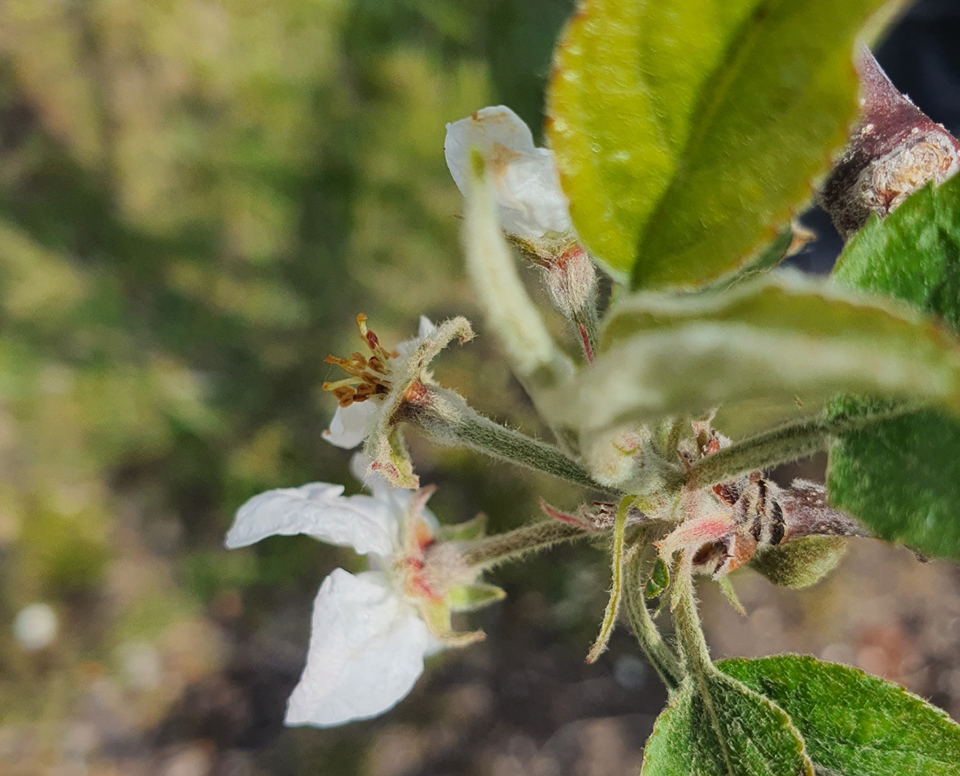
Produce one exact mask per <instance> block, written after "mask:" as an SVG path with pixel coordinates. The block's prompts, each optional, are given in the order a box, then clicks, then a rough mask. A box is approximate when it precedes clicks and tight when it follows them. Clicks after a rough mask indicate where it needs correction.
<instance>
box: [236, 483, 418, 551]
mask: <svg viewBox="0 0 960 776" xmlns="http://www.w3.org/2000/svg"><path fill="white" fill-rule="evenodd" d="M342 494H343V486H342V485H328V484H327V483H325V482H315V483H313V484H311V485H304V486H303V487H300V488H282V489H280V490H268V491H267V492H266V493H261V494H260V495H259V496H254V497H253V498H252V499H250V500H249V501H248V502H247V503H246V504H244V505H243V506H242V507H240V509H239V510H238V511H237V516H236V519H235V520H234V522H233V527H232V528H231V529H230V531H229V532H228V533H227V539H226V546H227V547H228V548H229V549H235V548H237V547H246V546H247V545H250V544H254V543H255V542H259V541H260V540H261V539H264V538H266V537H267V536H276V535H282V536H292V535H293V534H307V535H308V536H312V537H314V538H315V539H319V540H320V541H322V542H327V543H328V544H336V545H338V546H340V547H353V549H354V550H356V551H357V552H358V553H360V554H361V555H366V554H369V553H374V554H376V555H382V556H384V557H388V556H391V555H393V554H394V552H395V551H396V549H397V547H398V546H399V542H400V528H399V522H398V520H399V516H400V515H401V514H402V507H403V505H402V504H398V503H397V502H395V501H394V500H393V499H389V498H375V497H372V496H344V495H342Z"/></svg>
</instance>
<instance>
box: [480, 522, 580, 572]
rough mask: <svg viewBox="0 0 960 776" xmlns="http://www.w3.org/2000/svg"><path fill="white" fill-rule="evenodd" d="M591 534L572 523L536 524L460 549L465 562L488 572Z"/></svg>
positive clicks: (489, 537)
mask: <svg viewBox="0 0 960 776" xmlns="http://www.w3.org/2000/svg"><path fill="white" fill-rule="evenodd" d="M593 535H594V534H593V533H592V532H590V531H586V530H584V529H583V528H582V527H580V526H578V525H575V524H573V523H564V522H562V521H560V520H553V519H550V520H538V521H537V522H535V523H530V524H529V525H525V526H521V527H520V528H516V529H514V530H513V531H507V532H506V533H502V534H497V535H496V536H487V537H484V538H483V539H475V540H473V541H470V542H466V543H464V545H463V551H462V557H463V560H464V562H465V563H466V564H467V565H468V566H470V567H472V568H477V569H489V568H493V567H494V566H498V565H500V564H501V563H506V562H508V561H512V560H519V559H520V558H523V557H524V556H526V555H529V554H531V553H533V552H539V551H540V550H545V549H547V548H548V547H553V546H554V545H556V544H563V543H565V542H573V541H577V540H579V539H586V538H587V537H589V536H593Z"/></svg>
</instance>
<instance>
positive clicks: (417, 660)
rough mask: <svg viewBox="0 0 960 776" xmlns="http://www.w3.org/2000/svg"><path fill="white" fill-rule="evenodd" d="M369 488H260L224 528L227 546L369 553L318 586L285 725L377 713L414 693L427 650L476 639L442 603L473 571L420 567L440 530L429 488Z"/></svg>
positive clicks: (375, 479) (374, 481) (322, 723)
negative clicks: (261, 544)
mask: <svg viewBox="0 0 960 776" xmlns="http://www.w3.org/2000/svg"><path fill="white" fill-rule="evenodd" d="M358 458H359V457H358ZM354 463H355V468H360V469H363V468H365V466H364V463H365V462H359V464H358V462H357V460H356V459H355V462H354ZM367 484H368V486H369V487H370V489H371V490H372V491H373V495H372V496H368V495H356V496H344V495H343V490H344V489H343V486H341V485H331V484H327V483H313V484H311V485H304V486H302V487H299V488H283V489H280V490H270V491H267V492H266V493H261V494H260V495H258V496H255V497H253V498H252V499H250V500H249V501H248V502H247V503H245V504H244V505H243V506H242V507H241V508H240V510H239V511H238V512H237V515H236V519H235V521H234V524H233V526H232V527H231V529H230V531H229V532H228V533H227V537H226V546H227V547H228V548H230V549H233V548H237V547H245V546H248V545H250V544H254V543H255V542H258V541H260V540H261V539H264V538H266V537H268V536H274V535H278V534H279V535H285V536H288V535H292V534H306V535H308V536H312V537H313V538H315V539H318V540H320V541H322V542H326V543H328V544H334V545H337V546H341V547H352V548H353V549H354V550H355V551H356V552H358V553H360V554H362V555H366V556H367V557H368V558H369V559H370V565H371V570H369V571H366V572H363V573H360V574H351V573H349V572H347V571H344V570H343V569H336V570H334V571H333V572H332V573H331V574H330V575H329V576H328V577H327V578H326V579H325V580H324V582H323V584H322V585H321V587H320V592H319V593H318V595H317V597H316V600H315V601H314V605H313V619H312V623H311V632H310V646H309V650H308V652H307V661H306V666H305V668H304V670H303V675H302V676H301V677H300V682H299V683H298V684H297V686H296V688H294V691H293V694H292V695H291V696H290V700H289V702H288V705H287V714H286V720H285V721H286V724H288V725H313V726H317V727H329V726H334V725H340V724H343V723H345V722H350V721H352V720H358V719H366V718H369V717H374V716H377V715H379V714H381V713H383V712H384V711H387V710H388V709H390V708H391V707H393V706H394V705H395V704H396V703H397V702H398V701H400V700H401V699H402V698H404V697H405V696H406V695H407V693H409V692H410V690H411V689H412V688H413V685H414V684H415V683H416V681H417V678H418V677H419V676H420V674H421V673H423V661H424V657H425V656H426V655H428V654H430V653H431V652H434V651H436V650H438V649H440V648H442V647H444V646H448V645H451V644H459V643H467V641H469V640H470V639H471V638H475V637H476V636H475V635H468V638H463V636H460V638H459V640H458V638H457V635H456V634H451V633H450V629H449V614H450V608H449V606H447V604H446V602H445V600H444V594H445V592H446V586H445V585H446V583H448V582H452V583H460V582H464V581H466V582H469V581H470V580H471V578H472V577H473V576H475V574H474V573H473V572H471V571H469V570H463V573H462V574H461V576H460V577H459V578H454V577H453V576H452V575H448V576H447V578H446V579H445V578H444V576H443V573H442V571H441V572H440V573H435V574H434V575H433V576H429V575H428V571H427V569H426V566H427V564H426V562H425V557H426V556H425V551H426V549H427V548H429V547H430V546H431V545H432V544H433V543H434V534H435V532H436V529H437V521H436V518H434V516H433V515H432V514H431V513H430V511H429V510H428V509H427V508H426V506H425V503H426V500H427V498H429V495H430V493H431V491H430V490H429V489H424V490H421V491H405V490H398V489H394V488H391V487H390V486H388V485H387V483H386V482H385V481H384V480H383V479H382V478H381V477H379V476H376V475H373V476H371V477H369V478H368V480H367Z"/></svg>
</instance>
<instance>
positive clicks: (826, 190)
mask: <svg viewBox="0 0 960 776" xmlns="http://www.w3.org/2000/svg"><path fill="white" fill-rule="evenodd" d="M856 65H857V71H858V73H859V74H860V84H861V99H860V102H861V119H860V123H859V124H858V125H857V127H856V128H855V129H854V132H853V135H852V137H851V139H850V144H849V145H848V147H847V149H846V151H844V153H843V155H842V156H841V157H840V160H839V161H838V162H837V164H836V166H835V167H834V169H833V172H832V173H831V174H830V177H829V178H828V180H827V182H826V184H825V185H824V187H823V190H822V191H821V192H820V203H821V204H822V205H823V207H824V209H825V210H826V211H827V212H828V213H829V214H830V217H831V219H833V223H834V225H835V226H836V227H837V231H839V232H840V234H841V236H843V238H844V239H845V240H846V239H849V238H850V237H851V236H852V235H853V234H854V233H855V232H856V231H857V230H859V229H860V228H861V227H862V226H863V225H864V224H865V223H866V221H867V219H868V218H869V217H870V214H871V213H877V214H878V215H879V216H880V217H881V218H883V217H885V216H886V215H887V214H888V213H890V212H892V211H893V210H895V209H896V208H897V207H899V206H900V204H901V203H902V202H903V201H904V200H905V199H906V198H907V197H908V196H909V195H910V194H912V193H913V192H914V191H916V190H917V189H920V188H922V187H923V186H924V185H925V184H927V183H928V182H930V181H934V182H936V183H942V182H943V181H944V180H946V179H947V178H949V177H950V176H951V175H953V174H954V173H955V172H956V171H957V170H958V169H960V142H958V141H957V139H956V138H955V137H953V135H951V134H950V133H949V132H947V130H946V129H944V127H943V126H941V125H940V124H936V123H934V122H933V121H932V120H931V119H930V118H929V117H928V116H927V115H926V114H924V113H923V111H921V110H920V109H919V108H917V106H916V105H914V104H913V103H912V102H911V101H910V100H909V99H908V98H907V97H906V96H904V95H903V94H901V93H900V92H899V91H898V90H897V88H896V87H895V86H894V85H893V83H891V81H890V79H889V78H887V75H886V73H884V72H883V70H882V69H881V68H880V65H879V64H878V63H877V60H876V59H875V58H874V56H873V54H871V53H870V51H869V49H867V48H866V47H864V48H863V49H861V51H860V53H859V55H858V57H857V62H856Z"/></svg>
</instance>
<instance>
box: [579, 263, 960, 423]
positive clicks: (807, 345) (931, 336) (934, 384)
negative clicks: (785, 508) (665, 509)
mask: <svg viewBox="0 0 960 776" xmlns="http://www.w3.org/2000/svg"><path fill="white" fill-rule="evenodd" d="M838 391H855V392H860V393H876V394H885V395H894V396H896V395H900V396H913V395H916V396H922V397H926V398H928V399H929V400H931V401H932V402H938V403H943V404H944V405H949V406H951V407H952V408H953V409H960V340H958V339H957V338H955V337H953V336H950V335H947V334H945V333H944V332H943V331H941V330H940V329H939V328H937V327H936V326H935V325H933V324H932V323H931V322H930V321H927V320H925V319H923V318H921V317H920V316H918V315H916V314H915V313H913V312H912V311H910V310H909V309H906V308H902V309H901V308H898V307H895V306H894V305H893V304H892V303H891V304H886V303H884V302H883V301H881V300H875V299H870V298H865V297H861V296H858V295H851V294H849V293H844V292H842V291H841V290H840V289H838V288H836V287H833V286H831V285H829V284H823V283H815V282H812V281H806V280H803V279H801V278H799V277H797V276H794V275H784V274H781V275H779V276H778V277H768V278H764V279H762V280H760V281H759V282H752V283H747V282H745V283H742V284H739V285H738V286H736V287H735V288H732V289H730V290H728V291H725V292H722V293H718V294H715V295H713V294H711V295H707V294H703V295H687V296H683V297H678V296H676V295H667V294H656V293H645V294H637V295H633V296H628V297H625V298H624V299H623V300H622V301H621V302H620V303H619V304H618V305H617V307H616V308H615V309H614V310H613V312H612V314H611V315H610V316H608V322H607V324H606V326H605V328H604V331H603V333H602V336H601V349H600V353H599V355H598V357H597V360H596V363H595V364H594V368H593V369H591V370H588V371H586V372H584V373H582V374H580V375H578V376H577V377H576V378H575V379H574V384H573V387H572V389H571V390H569V391H567V394H568V396H572V397H573V398H572V399H569V398H568V399H567V401H568V402H569V408H568V412H570V418H571V421H575V422H577V423H579V424H580V426H581V428H582V429H583V430H584V431H588V432H593V431H599V430H602V429H606V428H613V427H616V426H617V425H619V424H621V423H626V422H651V421H655V420H657V419H658V418H661V417H663V416H667V415H684V414H697V413H702V412H705V411H707V410H709V409H710V408H711V407H716V406H718V405H721V404H723V403H724V402H726V401H731V400H738V401H743V400H750V399H769V400H776V401H779V402H782V403H785V404H790V403H795V402H796V397H797V395H799V396H801V397H802V398H803V403H804V407H805V408H809V409H808V411H809V412H811V413H813V412H816V411H817V410H818V409H819V407H820V404H819V403H820V402H822V401H824V400H825V399H826V398H827V397H828V396H830V395H832V394H834V393H836V392H838Z"/></svg>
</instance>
